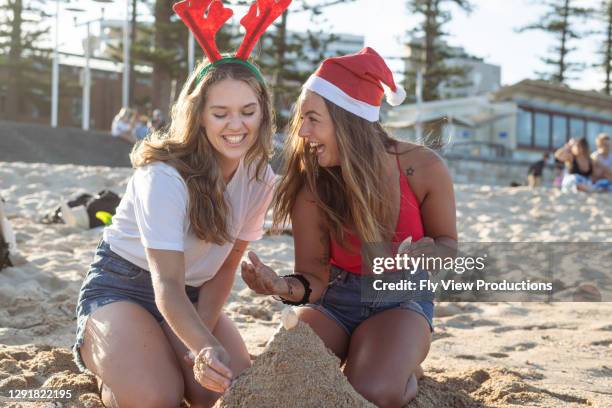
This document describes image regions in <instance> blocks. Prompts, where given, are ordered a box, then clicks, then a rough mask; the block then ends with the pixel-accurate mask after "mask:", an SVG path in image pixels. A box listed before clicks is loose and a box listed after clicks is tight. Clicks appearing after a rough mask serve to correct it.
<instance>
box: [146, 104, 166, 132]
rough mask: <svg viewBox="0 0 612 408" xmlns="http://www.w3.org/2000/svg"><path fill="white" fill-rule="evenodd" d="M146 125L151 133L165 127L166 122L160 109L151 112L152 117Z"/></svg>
mask: <svg viewBox="0 0 612 408" xmlns="http://www.w3.org/2000/svg"><path fill="white" fill-rule="evenodd" d="M148 125H149V129H150V131H151V133H153V132H155V131H158V130H162V129H163V128H165V127H166V121H165V120H164V116H163V114H162V111H161V109H155V110H153V115H151V120H150V121H149V123H148Z"/></svg>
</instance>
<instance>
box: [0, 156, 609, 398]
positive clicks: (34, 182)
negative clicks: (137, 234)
mask: <svg viewBox="0 0 612 408" xmlns="http://www.w3.org/2000/svg"><path fill="white" fill-rule="evenodd" d="M130 174H131V170H130V169H126V168H108V167H91V166H90V167H87V166H74V165H48V164H25V163H3V162H0V195H2V196H3V197H4V199H5V200H6V201H7V202H6V207H5V210H6V213H7V216H8V218H9V219H10V221H11V223H12V224H13V228H14V230H15V232H16V236H17V244H18V246H19V249H20V252H21V254H22V256H23V257H24V261H23V262H22V263H20V264H19V265H17V266H15V267H13V268H8V269H5V270H2V271H0V407H5V406H6V407H9V406H11V407H39V406H41V403H40V402H26V401H23V400H19V401H16V400H11V399H10V398H8V394H7V393H8V390H10V389H17V388H19V387H24V386H26V387H27V388H28V389H35V388H39V387H43V386H46V385H52V386H58V387H61V388H62V389H72V390H73V393H74V395H75V396H74V398H73V399H72V400H71V401H65V400H55V402H62V404H63V407H68V406H70V407H72V406H74V407H81V406H96V403H97V404H98V406H99V400H97V397H96V396H95V381H94V379H93V378H91V377H90V376H87V375H82V374H79V373H78V372H77V370H76V367H75V366H74V365H73V364H72V363H71V362H70V354H69V348H70V347H71V345H72V342H73V338H74V331H75V318H74V309H75V305H76V299H77V294H78V290H79V287H80V283H81V281H82V279H83V277H84V276H85V273H86V271H87V265H88V263H89V262H90V261H91V258H92V255H93V250H94V248H95V246H96V243H97V241H98V239H99V238H100V235H101V230H100V229H93V230H85V231H84V230H80V229H77V228H73V227H69V226H67V225H61V224H56V225H44V224H41V223H39V222H38V219H39V218H40V217H41V216H42V215H43V214H44V212H46V211H48V210H51V209H53V208H55V207H56V206H57V205H58V203H59V202H60V200H61V199H62V198H63V197H64V198H69V197H72V196H74V195H76V194H79V193H81V192H89V193H92V192H97V191H99V190H102V189H105V188H110V189H112V190H114V191H116V192H118V193H123V191H124V189H125V186H126V183H127V180H128V177H129V176H130ZM455 190H456V196H457V210H458V228H459V233H460V240H461V241H464V242H465V241H470V242H478V241H496V242H530V241H531V242H535V241H540V242H541V241H550V242H610V241H612V197H611V196H610V195H605V196H604V195H584V194H561V193H560V192H559V191H557V190H550V189H545V188H543V189H539V190H537V191H532V190H529V189H527V188H503V187H481V186H472V185H457V186H455ZM251 249H253V250H254V251H255V252H256V253H257V254H258V255H259V256H260V258H261V259H262V260H263V261H264V262H267V263H268V264H269V265H270V266H271V267H273V268H274V269H275V270H277V272H279V273H282V274H286V273H291V272H292V265H293V264H292V263H293V259H292V258H293V244H292V239H291V237H290V236H288V235H280V236H266V237H264V238H263V239H262V240H261V241H259V242H256V243H253V244H251ZM573 262H579V260H574V261H573ZM587 272H588V271H587ZM609 274H610V272H609V270H608V278H609V277H610V276H609ZM225 310H226V313H228V315H229V316H230V317H231V318H232V319H233V320H234V321H235V322H236V324H237V326H238V329H239V330H240V332H241V334H242V336H243V337H244V339H245V341H246V344H247V348H248V350H249V352H250V354H251V355H252V357H253V358H256V357H258V356H260V355H261V356H262V360H263V358H264V354H262V353H264V349H265V346H266V343H267V341H268V339H269V338H270V337H271V336H272V335H273V334H274V332H275V331H276V329H277V327H278V324H279V319H280V312H281V310H282V307H281V305H279V304H278V303H277V302H275V301H274V300H271V299H269V298H267V297H261V296H257V295H255V294H253V293H252V292H251V291H250V290H249V289H248V288H246V287H245V285H244V283H243V282H242V281H241V280H240V278H239V277H238V279H237V280H236V285H235V287H234V288H233V290H232V293H231V295H230V298H229V303H228V304H227V306H226V308H225ZM436 315H437V317H436V319H435V328H436V331H435V333H434V341H433V343H432V346H431V350H430V352H429V356H428V358H427V360H426V361H425V362H424V363H423V368H424V371H425V376H424V378H423V379H422V380H421V381H420V384H419V394H418V396H417V399H416V401H414V402H412V403H411V404H410V407H470V406H474V407H506V406H516V405H521V406H528V407H553V406H554V407H557V406H562V407H612V391H611V390H612V303H588V302H587V303H572V302H563V303H535V302H522V303H521V302H490V303H468V302H460V303H452V304H444V303H442V304H438V305H437V309H436ZM264 362H265V361H262V363H258V360H255V365H258V364H261V365H264V364H263V363H264ZM330 367H331V366H330ZM335 370H336V371H333V370H332V369H331V368H330V369H329V370H328V371H329V372H330V373H329V374H328V375H335V374H337V373H338V369H337V368H336V369H335ZM285 377H286V374H284V375H278V373H277V374H276V375H270V376H269V381H270V384H269V385H270V386H274V387H278V385H279V384H283V381H285V380H284V378H285ZM45 384H46V385H45ZM260 386H261V384H260ZM274 389H276V388H274ZM287 404H288V405H286V406H293V404H292V403H291V402H287Z"/></svg>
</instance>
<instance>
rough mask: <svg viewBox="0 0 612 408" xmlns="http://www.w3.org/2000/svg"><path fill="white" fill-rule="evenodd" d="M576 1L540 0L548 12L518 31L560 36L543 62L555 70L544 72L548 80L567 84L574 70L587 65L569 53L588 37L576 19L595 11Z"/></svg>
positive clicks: (579, 69)
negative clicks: (571, 44) (576, 41)
mask: <svg viewBox="0 0 612 408" xmlns="http://www.w3.org/2000/svg"><path fill="white" fill-rule="evenodd" d="M575 2H576V1H575V0H561V1H559V0H539V3H540V4H543V5H545V6H546V7H547V11H546V13H545V14H544V15H543V16H542V17H540V18H539V19H538V22H536V23H533V24H529V25H527V26H525V27H522V28H520V29H519V30H518V31H519V32H523V31H528V30H539V31H545V32H547V33H550V34H552V35H553V36H555V37H556V40H557V45H555V46H553V47H552V48H551V49H550V51H552V53H553V56H552V57H543V58H542V61H543V62H544V63H545V64H546V65H548V66H550V67H552V68H553V70H554V71H553V72H552V73H542V74H540V75H541V76H542V77H543V78H544V79H546V80H549V81H553V82H558V83H565V82H566V81H567V80H568V79H571V78H570V73H572V72H579V71H581V70H582V69H584V64H580V63H576V62H571V61H569V59H568V56H569V54H570V53H571V52H572V51H574V50H575V49H576V47H572V46H570V43H571V42H572V41H573V40H577V39H579V38H581V37H583V36H584V33H582V32H580V31H579V30H578V29H577V28H576V22H577V21H579V20H585V19H586V18H587V17H589V16H590V15H591V13H592V10H591V9H588V8H584V7H578V6H574V5H573V4H574V3H575Z"/></svg>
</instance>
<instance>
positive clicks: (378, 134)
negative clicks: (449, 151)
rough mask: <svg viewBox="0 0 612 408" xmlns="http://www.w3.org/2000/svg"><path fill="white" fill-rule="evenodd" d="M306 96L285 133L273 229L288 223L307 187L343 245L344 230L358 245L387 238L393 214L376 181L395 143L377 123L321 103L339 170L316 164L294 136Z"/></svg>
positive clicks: (384, 185) (385, 187)
mask: <svg viewBox="0 0 612 408" xmlns="http://www.w3.org/2000/svg"><path fill="white" fill-rule="evenodd" d="M306 92H308V91H303V92H302V94H301V95H300V97H299V99H298V101H297V102H296V104H295V106H294V110H293V113H292V118H291V121H290V124H289V129H288V132H287V133H288V136H287V141H286V143H285V150H284V168H283V172H282V174H283V176H282V179H281V181H280V184H279V187H278V189H277V191H276V196H275V200H274V225H275V227H279V226H281V225H283V224H285V223H286V222H287V221H288V220H289V218H290V215H291V211H292V209H293V206H294V204H295V199H296V197H297V194H298V192H299V191H300V190H301V189H302V188H304V187H306V188H308V189H309V190H310V191H311V192H312V193H313V195H314V197H315V200H316V202H317V205H318V207H319V209H320V210H321V211H322V212H323V214H324V216H325V219H326V223H327V227H328V229H329V231H330V233H331V235H332V237H333V238H334V239H335V240H336V242H338V243H341V244H342V242H343V241H344V239H343V238H344V232H345V231H346V228H347V227H350V228H352V229H354V231H353V232H354V233H356V234H357V235H358V237H359V238H360V239H361V241H362V242H382V241H383V240H385V238H388V237H389V236H390V230H391V229H392V227H393V226H392V225H391V224H392V218H393V214H392V206H391V205H390V200H389V196H390V192H391V190H390V188H389V186H388V183H385V182H383V181H381V179H380V177H381V174H385V171H384V162H385V157H386V156H387V154H386V153H389V150H390V149H391V147H392V146H394V145H395V143H396V142H395V140H394V139H393V138H391V137H390V136H389V134H388V133H387V132H386V130H385V129H384V128H383V127H382V125H381V124H380V123H379V122H368V121H367V120H365V119H362V118H360V117H358V116H356V115H353V114H352V113H350V112H347V111H346V110H344V109H342V108H340V107H339V106H337V105H335V104H334V103H332V102H329V101H327V100H325V99H324V101H325V105H326V106H327V109H328V111H329V114H330V117H331V120H332V121H333V123H334V126H335V134H336V139H337V141H338V152H339V158H340V166H337V167H321V166H319V164H318V162H317V157H316V154H315V153H313V152H312V151H311V150H310V148H309V146H308V144H307V143H306V141H305V140H304V139H303V138H301V137H299V136H298V132H299V129H300V127H301V122H302V119H301V117H302V112H301V111H300V109H301V104H302V101H303V99H304V97H305V93H306Z"/></svg>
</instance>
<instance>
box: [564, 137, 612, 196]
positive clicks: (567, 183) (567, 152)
mask: <svg viewBox="0 0 612 408" xmlns="http://www.w3.org/2000/svg"><path fill="white" fill-rule="evenodd" d="M555 158H556V159H557V160H559V161H561V162H563V163H564V164H565V167H566V169H567V172H566V173H565V175H564V177H563V181H562V186H561V188H562V190H563V191H583V192H594V191H603V190H607V189H608V185H609V181H610V180H612V171H609V170H607V168H605V167H604V166H602V165H601V163H599V162H598V161H595V160H593V159H591V157H590V156H589V143H588V142H587V140H586V138H584V137H582V138H580V139H577V140H576V139H574V138H571V139H570V140H569V141H568V142H567V143H566V144H565V145H563V146H562V147H560V148H559V149H557V151H556V152H555Z"/></svg>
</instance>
